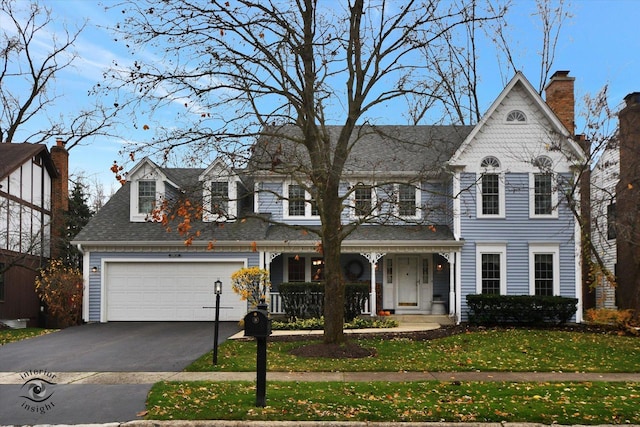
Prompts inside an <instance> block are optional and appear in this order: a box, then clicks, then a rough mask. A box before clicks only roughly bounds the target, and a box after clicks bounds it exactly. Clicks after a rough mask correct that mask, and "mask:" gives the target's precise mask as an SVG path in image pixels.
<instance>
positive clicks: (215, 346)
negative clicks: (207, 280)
mask: <svg viewBox="0 0 640 427" xmlns="http://www.w3.org/2000/svg"><path fill="white" fill-rule="evenodd" d="M213 285H214V291H215V293H216V320H215V326H214V332H213V364H214V365H217V364H218V329H219V326H220V294H221V293H222V282H221V281H220V279H218V280H216V281H215V282H214V283H213Z"/></svg>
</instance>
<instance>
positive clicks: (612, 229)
mask: <svg viewBox="0 0 640 427" xmlns="http://www.w3.org/2000/svg"><path fill="white" fill-rule="evenodd" d="M616 237H617V232H616V204H615V203H611V204H609V205H607V240H613V239H615V238H616Z"/></svg>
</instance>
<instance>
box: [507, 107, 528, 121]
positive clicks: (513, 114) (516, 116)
mask: <svg viewBox="0 0 640 427" xmlns="http://www.w3.org/2000/svg"><path fill="white" fill-rule="evenodd" d="M526 121H527V116H526V115H525V114H524V113H523V112H522V111H520V110H513V111H509V114H507V122H510V123H524V122H526Z"/></svg>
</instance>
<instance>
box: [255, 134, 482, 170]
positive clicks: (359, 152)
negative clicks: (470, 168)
mask: <svg viewBox="0 0 640 427" xmlns="http://www.w3.org/2000/svg"><path fill="white" fill-rule="evenodd" d="M340 129H341V127H340V126H328V127H327V132H328V135H329V138H330V140H331V141H332V143H334V142H335V141H336V140H337V139H338V135H339V133H340ZM472 129H473V126H394V125H389V126H369V125H367V126H358V127H357V128H356V129H355V131H354V132H353V136H352V138H351V143H352V144H353V147H352V148H351V152H350V153H349V158H348V160H347V162H346V164H345V172H347V173H349V172H358V171H366V172H378V173H393V172H414V171H415V172H416V173H418V172H425V171H427V172H429V171H438V170H440V169H441V168H442V167H443V166H444V164H445V163H446V162H447V161H448V160H449V159H450V158H451V156H452V155H453V154H454V153H455V151H456V149H457V148H458V147H459V146H460V145H461V144H462V142H463V141H464V139H465V138H466V136H467V135H468V134H469V133H470V132H471V130H472ZM299 135H300V130H299V129H298V128H297V127H294V126H283V127H281V128H278V129H274V130H273V132H272V135H271V136H269V135H265V136H262V137H261V138H260V139H259V140H258V142H257V143H256V145H255V147H254V153H253V157H252V159H251V162H250V166H249V169H250V170H274V169H275V170H276V171H277V170H279V169H282V168H285V167H286V166H287V165H290V164H295V165H297V164H303V165H306V164H309V160H308V159H309V157H308V152H307V150H306V148H305V147H303V146H302V145H301V144H299V143H298V142H297V141H299V139H300V137H299Z"/></svg>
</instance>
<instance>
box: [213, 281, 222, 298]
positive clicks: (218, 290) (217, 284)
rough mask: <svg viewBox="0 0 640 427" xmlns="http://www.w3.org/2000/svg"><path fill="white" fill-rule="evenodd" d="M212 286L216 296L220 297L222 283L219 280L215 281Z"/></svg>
mask: <svg viewBox="0 0 640 427" xmlns="http://www.w3.org/2000/svg"><path fill="white" fill-rule="evenodd" d="M213 285H214V289H215V292H216V295H220V294H221V293H222V282H221V281H220V279H218V280H216V281H215V282H214V283H213Z"/></svg>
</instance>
